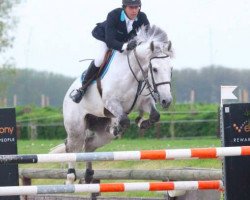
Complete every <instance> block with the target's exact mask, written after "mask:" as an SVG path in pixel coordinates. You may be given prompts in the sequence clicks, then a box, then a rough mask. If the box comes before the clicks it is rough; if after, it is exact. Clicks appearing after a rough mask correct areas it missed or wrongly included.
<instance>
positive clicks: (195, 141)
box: [18, 137, 221, 197]
mask: <svg viewBox="0 0 250 200" xmlns="http://www.w3.org/2000/svg"><path fill="white" fill-rule="evenodd" d="M62 142H63V140H33V141H32V140H20V141H18V153H19V154H39V153H48V152H49V150H50V149H51V148H53V147H54V146H56V145H58V144H60V143H62ZM217 146H220V140H219V139H216V138H211V137H210V138H209V137H207V138H190V139H185V140H183V139H176V140H169V139H161V140H156V139H136V140H128V139H117V140H114V141H112V142H111V143H110V144H108V145H106V146H105V147H102V148H100V149H98V151H129V150H131V151H135V150H153V149H180V148H193V147H217ZM19 167H21V168H62V167H65V168H67V165H66V164H64V165H62V164H61V163H59V164H22V165H20V166H19ZM182 167H194V168H221V161H220V160H215V159H205V160H175V161H172V160H165V161H109V162H107V161H105V162H104V161H103V162H101V161H100V162H94V163H93V168H94V169H166V168H182ZM77 168H78V169H83V170H84V164H83V163H79V164H78V165H77ZM102 182H108V181H105V180H103V181H102ZM112 182H114V181H112ZM117 182H121V181H119V180H117ZM122 182H124V180H122ZM127 182H131V181H129V180H128V181H127ZM63 183H64V181H63V180H33V181H32V184H34V185H35V184H63ZM102 196H126V197H162V194H159V193H157V192H132V193H131V192H130V193H119V194H118V193H107V194H102Z"/></svg>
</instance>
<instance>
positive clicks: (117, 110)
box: [105, 100, 130, 132]
mask: <svg viewBox="0 0 250 200" xmlns="http://www.w3.org/2000/svg"><path fill="white" fill-rule="evenodd" d="M105 107H106V108H107V109H108V110H109V111H110V112H111V113H112V114H113V115H114V116H115V118H116V120H117V124H118V126H117V127H116V128H117V131H118V132H124V131H125V130H126V129H127V128H128V127H129V126H130V120H129V118H128V115H127V114H126V113H125V112H124V110H123V108H122V105H121V103H120V102H119V101H118V100H107V101H106V102H105Z"/></svg>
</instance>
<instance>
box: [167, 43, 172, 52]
mask: <svg viewBox="0 0 250 200" xmlns="http://www.w3.org/2000/svg"><path fill="white" fill-rule="evenodd" d="M171 49H172V42H171V41H169V43H168V51H171Z"/></svg>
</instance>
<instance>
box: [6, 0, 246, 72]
mask: <svg viewBox="0 0 250 200" xmlns="http://www.w3.org/2000/svg"><path fill="white" fill-rule="evenodd" d="M142 4H143V5H142V11H143V12H145V13H146V14H147V16H148V19H149V20H150V22H151V24H156V25H158V26H160V27H161V28H163V29H164V30H165V31H166V32H167V34H168V36H169V38H170V40H172V43H173V47H174V49H175V52H176V58H175V60H174V64H175V68H176V69H182V68H186V67H192V68H196V69H197V68H201V67H203V66H208V65H210V64H215V65H223V66H225V67H231V68H249V69H250V59H249V58H250V1H249V0H142ZM120 6H121V0H25V1H24V3H22V4H21V5H20V6H18V8H17V9H15V15H16V16H17V17H18V19H19V24H18V27H17V28H16V30H15V35H16V40H15V42H14V48H13V49H12V50H11V51H10V52H9V55H12V56H13V57H14V59H15V62H16V66H17V67H18V68H26V67H27V68H32V69H36V70H40V71H51V72H56V73H61V74H64V75H69V76H78V75H79V74H80V73H81V72H82V68H81V66H82V65H83V63H79V62H78V61H79V60H81V59H86V58H93V56H94V55H95V49H94V39H93V38H92V36H91V30H92V29H93V28H94V26H95V24H96V23H97V22H101V21H103V20H105V18H106V16H107V13H108V12H109V11H110V10H112V9H114V8H116V7H120Z"/></svg>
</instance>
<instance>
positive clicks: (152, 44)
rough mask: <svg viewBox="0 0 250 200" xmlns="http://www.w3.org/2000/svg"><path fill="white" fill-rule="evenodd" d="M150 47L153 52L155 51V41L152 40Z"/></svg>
mask: <svg viewBox="0 0 250 200" xmlns="http://www.w3.org/2000/svg"><path fill="white" fill-rule="evenodd" d="M150 49H151V51H152V52H154V50H155V45H154V41H152V42H151V43H150Z"/></svg>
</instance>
